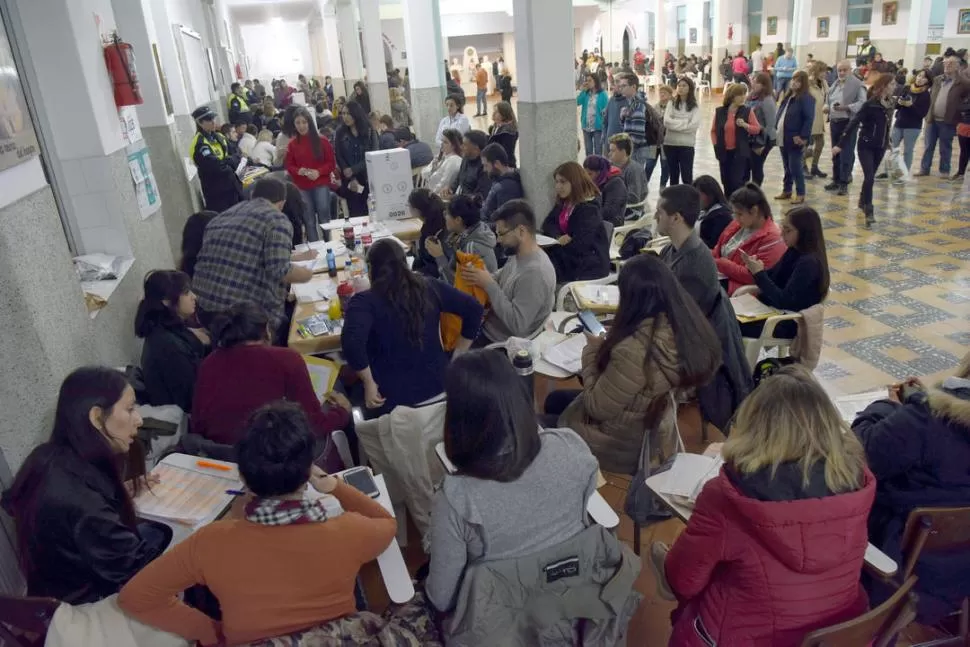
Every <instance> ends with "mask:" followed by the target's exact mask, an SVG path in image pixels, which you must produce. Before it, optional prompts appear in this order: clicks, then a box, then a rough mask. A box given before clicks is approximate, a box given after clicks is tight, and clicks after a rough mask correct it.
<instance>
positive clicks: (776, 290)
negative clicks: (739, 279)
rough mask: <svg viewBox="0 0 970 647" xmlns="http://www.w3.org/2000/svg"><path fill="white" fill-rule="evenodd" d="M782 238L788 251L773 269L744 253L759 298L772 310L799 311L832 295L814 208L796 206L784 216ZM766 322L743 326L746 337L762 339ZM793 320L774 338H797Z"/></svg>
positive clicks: (819, 224) (821, 237) (822, 239)
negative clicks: (760, 337) (829, 294)
mask: <svg viewBox="0 0 970 647" xmlns="http://www.w3.org/2000/svg"><path fill="white" fill-rule="evenodd" d="M781 238H782V240H784V241H785V245H786V246H787V247H788V249H787V250H786V251H785V254H784V256H782V257H781V259H779V261H778V262H777V263H776V264H775V265H774V267H772V268H771V269H768V270H766V269H765V264H764V263H763V262H762V261H761V260H759V259H757V258H752V257H750V256H747V255H746V254H742V258H743V259H745V265H746V266H747V268H748V271H750V272H751V274H752V276H754V282H755V284H756V285H757V286H758V289H759V293H758V299H759V300H760V301H761V302H762V303H764V304H765V305H768V306H770V307H772V308H778V309H779V310H793V311H795V312H800V311H802V310H807V309H808V308H811V307H812V306H814V305H817V304H819V303H821V302H822V301H824V300H825V297H826V296H828V293H829V261H828V256H827V255H826V253H825V236H824V235H823V233H822V219H821V218H819V215H818V212H817V211H815V209H812V208H811V207H797V208H795V209H792V210H791V211H789V212H788V213H787V214H785V221H784V222H783V223H782V225H781ZM763 328H764V321H753V322H749V323H742V324H741V334H742V335H743V336H745V337H759V336H761V330H762V329H763ZM796 332H797V328H796V326H795V322H794V321H783V322H782V323H780V324H778V327H777V328H775V333H774V334H775V337H787V338H789V339H794V337H795V333H796Z"/></svg>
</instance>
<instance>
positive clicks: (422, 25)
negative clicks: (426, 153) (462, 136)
mask: <svg viewBox="0 0 970 647" xmlns="http://www.w3.org/2000/svg"><path fill="white" fill-rule="evenodd" d="M404 46H405V47H406V48H407V53H408V59H407V61H408V80H409V82H410V84H411V116H412V117H413V118H414V132H415V133H417V136H418V139H419V140H421V141H423V142H426V143H428V144H430V145H431V148H432V149H434V150H437V148H438V147H437V145H436V144H435V140H434V137H435V133H436V132H437V130H438V122H439V121H441V117H443V116H444V112H445V109H444V100H445V70H444V65H443V64H442V63H443V61H444V60H445V59H446V58H447V56H448V52H447V50H443V49H442V37H441V14H440V12H439V10H438V0H404Z"/></svg>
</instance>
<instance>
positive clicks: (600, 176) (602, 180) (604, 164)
mask: <svg viewBox="0 0 970 647" xmlns="http://www.w3.org/2000/svg"><path fill="white" fill-rule="evenodd" d="M586 164H589V166H587V168H589V169H590V170H594V171H596V177H595V178H593V184H595V185H596V186H597V188H600V189H602V188H603V185H604V184H606V181H607V180H609V179H610V178H611V177H616V176H617V175H620V174H621V173H623V171H622V170H620V169H618V168H617V167H615V166H613V165H612V164H610V160H608V159H606V158H605V157H603V156H602V155H590V156H588V157H587V158H586Z"/></svg>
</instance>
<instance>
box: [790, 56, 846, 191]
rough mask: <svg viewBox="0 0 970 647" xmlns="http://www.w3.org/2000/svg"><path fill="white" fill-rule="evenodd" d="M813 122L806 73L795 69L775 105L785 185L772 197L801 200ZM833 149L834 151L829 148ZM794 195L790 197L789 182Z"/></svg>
mask: <svg viewBox="0 0 970 647" xmlns="http://www.w3.org/2000/svg"><path fill="white" fill-rule="evenodd" d="M814 121H815V99H813V98H812V95H811V94H809V92H808V74H806V73H805V72H804V71H803V70H799V71H798V72H795V75H794V76H793V77H792V79H791V83H790V84H789V85H788V91H787V92H786V93H785V98H784V99H782V101H781V106H780V107H779V108H778V124H777V126H778V130H779V131H780V132H781V135H782V139H781V162H782V165H783V166H784V168H785V179H784V182H785V186H784V189H783V190H782V192H781V194H780V195H777V196H775V199H776V200H791V203H792V205H797V204H802V203H803V202H805V173H804V171H803V169H802V165H803V163H804V156H805V145H806V144H807V143H808V140H809V139H810V138H811V136H812V124H813V123H814ZM833 152H834V151H833ZM793 181H794V185H795V196H794V197H792V193H791V191H792V183H793Z"/></svg>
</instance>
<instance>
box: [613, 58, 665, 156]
mask: <svg viewBox="0 0 970 647" xmlns="http://www.w3.org/2000/svg"><path fill="white" fill-rule="evenodd" d="M616 87H617V88H619V90H620V92H622V93H623V96H624V97H625V98H626V100H627V105H626V106H624V107H623V108H622V109H621V110H620V128H622V130H623V132H625V133H626V134H628V135H629V136H630V140H631V141H632V142H633V159H634V161H635V162H636V163H637V164H641V165H643V166H644V168H646V165H647V164H648V162H649V160H650V159H655V158H656V155H657V145H656V143H653V144H651V143H650V142H648V140H647V110H650V109H651V108H650V107H649V106H648V105H647V98H646V97H645V96H644V95H643V93H641V92H640V79H638V78H637V75H636V74H624V75H622V76H621V77H620V79H619V81H617V83H616Z"/></svg>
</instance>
